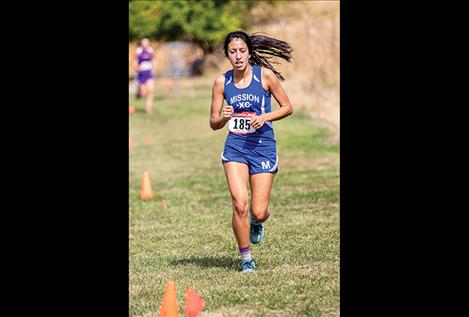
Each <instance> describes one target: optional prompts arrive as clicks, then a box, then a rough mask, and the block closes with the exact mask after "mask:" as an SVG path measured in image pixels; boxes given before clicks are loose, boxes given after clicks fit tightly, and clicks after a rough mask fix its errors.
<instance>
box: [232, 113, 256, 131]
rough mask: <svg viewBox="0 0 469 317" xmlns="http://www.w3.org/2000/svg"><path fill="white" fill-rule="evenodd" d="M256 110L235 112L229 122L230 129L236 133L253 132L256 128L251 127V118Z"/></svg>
mask: <svg viewBox="0 0 469 317" xmlns="http://www.w3.org/2000/svg"><path fill="white" fill-rule="evenodd" d="M255 114H256V113H255V112H235V113H233V114H232V115H231V119H230V121H229V122H228V130H229V131H230V132H232V133H235V134H251V133H254V132H256V129H254V128H253V127H251V119H252V116H254V115H255Z"/></svg>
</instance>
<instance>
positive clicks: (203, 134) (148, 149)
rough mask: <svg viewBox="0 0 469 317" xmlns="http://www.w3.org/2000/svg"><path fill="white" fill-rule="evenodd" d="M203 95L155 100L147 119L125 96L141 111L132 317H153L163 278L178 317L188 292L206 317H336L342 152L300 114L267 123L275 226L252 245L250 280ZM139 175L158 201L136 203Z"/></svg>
mask: <svg viewBox="0 0 469 317" xmlns="http://www.w3.org/2000/svg"><path fill="white" fill-rule="evenodd" d="M210 93H211V88H210V87H202V88H201V87H198V88H193V89H191V88H185V89H184V90H182V93H181V97H180V98H178V99H175V98H170V97H171V95H170V94H168V93H165V92H161V91H157V95H156V97H155V115H154V116H153V117H150V116H148V115H146V114H145V113H144V112H143V108H144V102H143V100H139V101H136V100H134V99H133V96H129V103H130V104H132V105H136V106H137V112H136V113H134V114H132V115H130V135H131V137H132V141H133V148H132V150H130V152H129V159H130V166H129V176H130V183H129V197H130V198H129V205H130V210H129V217H130V218H129V221H130V236H129V250H130V259H129V274H130V275H129V283H130V285H129V298H130V303H129V316H150V315H151V316H155V315H156V313H157V312H158V310H159V306H160V304H161V299H162V295H163V292H164V288H165V286H166V283H167V281H168V280H169V279H172V280H174V281H175V282H176V288H177V298H178V301H179V306H180V307H179V311H180V315H181V316H184V310H183V305H184V303H183V300H184V293H185V290H186V289H187V288H188V287H193V288H195V289H196V290H197V291H198V292H199V293H200V294H201V295H202V296H203V298H204V300H205V303H206V308H205V311H204V313H203V314H202V316H338V315H339V166H338V165H339V149H338V146H337V145H330V144H328V142H327V141H326V139H327V137H328V135H327V130H326V129H325V128H323V127H320V126H317V125H315V124H314V123H313V122H312V121H311V120H309V119H307V117H306V116H304V115H302V114H301V113H294V115H293V116H291V117H288V118H286V119H285V120H282V121H277V122H274V127H275V132H276V137H277V145H278V154H279V173H278V174H277V176H276V178H275V180H274V185H273V188H272V195H271V204H270V209H271V212H272V215H271V217H270V218H269V220H268V222H267V223H266V236H265V240H264V241H263V242H262V243H261V244H260V245H255V246H252V253H253V256H254V258H255V260H256V262H257V264H258V269H257V271H256V273H253V274H242V273H240V272H238V269H239V262H240V255H239V251H238V249H237V245H236V241H235V238H234V236H233V233H232V229H231V201H230V195H229V192H228V188H227V185H226V180H225V175H224V172H223V167H222V165H221V163H220V153H221V152H222V149H223V143H224V140H225V137H226V130H225V129H223V130H218V131H212V130H211V129H210V127H209V123H208V121H209V109H210ZM146 137H148V138H150V140H151V144H149V145H145V144H144V139H145V138H146ZM144 170H148V171H149V173H150V177H151V180H152V185H153V190H154V192H155V193H156V197H155V198H154V199H153V200H152V201H145V202H142V201H141V200H140V198H139V192H140V182H141V177H142V175H143V171H144ZM162 199H165V200H167V201H168V203H169V208H168V209H163V207H162V204H161V200H162Z"/></svg>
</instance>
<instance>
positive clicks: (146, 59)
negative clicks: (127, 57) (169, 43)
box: [137, 47, 153, 71]
mask: <svg viewBox="0 0 469 317" xmlns="http://www.w3.org/2000/svg"><path fill="white" fill-rule="evenodd" d="M137 58H138V66H139V67H140V70H141V71H151V70H152V69H153V63H152V62H151V61H152V59H153V48H151V47H148V48H145V49H144V48H142V47H139V48H137Z"/></svg>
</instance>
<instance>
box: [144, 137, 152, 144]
mask: <svg viewBox="0 0 469 317" xmlns="http://www.w3.org/2000/svg"><path fill="white" fill-rule="evenodd" d="M143 143H144V144H146V145H148V144H150V143H151V140H150V138H149V137H146V138H145V139H144V140H143Z"/></svg>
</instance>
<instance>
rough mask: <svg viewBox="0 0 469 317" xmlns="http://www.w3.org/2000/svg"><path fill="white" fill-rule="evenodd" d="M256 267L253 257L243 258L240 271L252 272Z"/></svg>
mask: <svg viewBox="0 0 469 317" xmlns="http://www.w3.org/2000/svg"><path fill="white" fill-rule="evenodd" d="M255 268H256V262H254V260H253V259H248V260H243V262H241V272H243V273H247V272H254V271H255Z"/></svg>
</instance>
